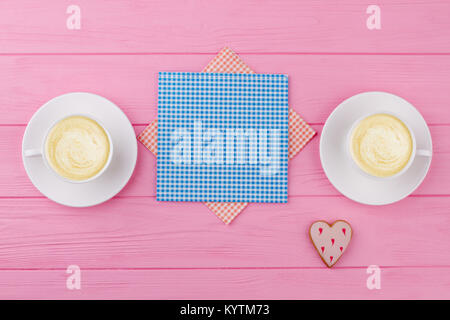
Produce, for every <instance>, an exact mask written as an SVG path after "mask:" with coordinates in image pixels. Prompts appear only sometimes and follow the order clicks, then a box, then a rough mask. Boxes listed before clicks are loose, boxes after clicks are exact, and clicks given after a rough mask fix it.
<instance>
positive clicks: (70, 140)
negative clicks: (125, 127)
mask: <svg viewBox="0 0 450 320" xmlns="http://www.w3.org/2000/svg"><path fill="white" fill-rule="evenodd" d="M109 152H110V145H109V139H108V136H107V134H106V132H105V131H104V130H103V128H102V127H101V126H100V125H99V124H98V123H97V122H95V121H94V120H92V119H89V118H87V117H83V116H72V117H68V118H65V119H63V120H61V121H60V122H58V123H57V124H56V125H55V126H54V127H53V128H52V129H51V130H50V132H49V134H48V136H47V140H46V144H45V153H46V157H47V161H48V163H49V164H50V166H51V167H52V168H53V169H54V170H55V171H56V172H57V173H58V174H59V175H61V176H63V177H65V178H67V179H70V180H76V181H80V180H86V179H89V178H91V177H93V176H95V175H96V174H97V173H98V172H100V171H101V170H102V169H103V167H104V166H105V164H106V162H107V161H108V157H109Z"/></svg>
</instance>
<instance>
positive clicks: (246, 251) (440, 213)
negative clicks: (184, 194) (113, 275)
mask: <svg viewBox="0 0 450 320" xmlns="http://www.w3.org/2000/svg"><path fill="white" fill-rule="evenodd" d="M449 201H450V198H448V197H418V198H408V199H405V200H403V201H401V202H399V203H397V204H394V205H389V206H384V207H373V206H372V207H370V206H364V205H360V204H357V203H354V202H352V201H350V200H347V199H344V198H339V197H294V198H290V199H289V202H288V204H285V205H279V204H265V205H264V204H254V205H251V206H249V207H248V208H247V209H246V210H245V211H244V212H243V213H242V214H241V215H240V216H239V217H238V218H237V219H236V221H235V222H233V223H232V224H231V225H229V226H226V225H224V224H223V222H221V221H220V220H219V219H218V218H217V217H215V216H214V214H213V213H211V212H210V211H209V210H208V209H207V208H206V207H205V206H204V205H202V204H200V203H196V204H193V203H191V204H189V203H158V202H156V201H155V199H154V198H126V199H113V200H111V201H109V202H107V203H105V204H103V205H100V206H97V207H92V208H88V209H74V208H67V207H63V206H60V205H57V204H54V203H52V202H50V201H48V200H44V199H1V200H0V228H1V233H0V269H5V268H7V269H9V268H21V269H22V268H66V267H67V266H68V265H70V264H77V265H79V266H80V267H81V268H223V267H227V268H228V267H233V268H240V267H322V266H323V263H322V261H321V260H320V258H319V256H318V254H317V253H316V252H315V250H314V248H313V246H312V245H311V243H310V240H309V236H308V228H309V226H310V224H311V223H312V222H313V221H315V220H318V219H324V220H329V221H334V220H336V219H345V220H347V221H349V222H350V223H351V225H352V227H353V230H354V234H353V239H352V243H351V244H350V246H349V248H348V250H347V251H346V253H345V255H344V256H343V257H342V259H341V260H340V261H339V262H338V264H337V265H336V266H337V267H361V266H368V265H371V264H377V265H383V266H435V265H440V266H449V265H450V256H449V254H448V252H449V250H450V215H449V214H448V207H449Z"/></svg>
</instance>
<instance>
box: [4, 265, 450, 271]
mask: <svg viewBox="0 0 450 320" xmlns="http://www.w3.org/2000/svg"><path fill="white" fill-rule="evenodd" d="M378 267H379V268H380V269H438V268H439V269H442V268H448V269H450V266H447V265H429V266H427V265H417V266H413V265H405V266H378ZM332 269H339V270H352V269H367V266H346V267H333V268H332ZM65 270H66V268H0V272H2V271H65ZM82 270H85V271H160V270H164V271H170V270H173V271H177V270H184V271H189V270H192V271H195V270H223V271H226V270H330V268H328V267H326V266H323V267H197V268H195V267H194V268H190V267H186V268H183V267H173V268H171V267H158V268H82Z"/></svg>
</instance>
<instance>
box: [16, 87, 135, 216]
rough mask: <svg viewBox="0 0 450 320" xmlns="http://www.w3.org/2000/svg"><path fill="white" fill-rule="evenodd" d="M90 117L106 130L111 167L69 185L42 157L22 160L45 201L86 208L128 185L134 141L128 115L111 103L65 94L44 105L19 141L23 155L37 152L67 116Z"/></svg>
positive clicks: (103, 99)
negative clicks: (109, 140)
mask: <svg viewBox="0 0 450 320" xmlns="http://www.w3.org/2000/svg"><path fill="white" fill-rule="evenodd" d="M74 113H77V114H80V113H82V114H86V115H92V116H93V117H94V118H95V119H98V120H99V121H100V122H101V123H102V124H103V125H104V127H105V128H106V129H107V130H108V131H109V133H110V135H111V139H112V142H113V145H114V153H113V158H112V160H111V164H110V166H109V167H108V168H107V169H106V171H105V172H104V173H103V174H102V175H101V176H100V177H99V178H97V179H95V180H93V181H90V182H86V183H79V184H76V183H70V182H66V181H64V180H62V179H61V178H59V177H58V176H57V175H56V173H54V172H53V171H51V170H50V169H48V168H47V166H46V165H45V164H44V161H43V159H42V158H41V157H23V156H22V160H23V165H24V167H25V170H26V172H27V174H28V176H29V177H30V180H31V182H32V183H33V184H34V186H35V187H36V188H37V189H38V190H39V191H40V192H42V193H43V194H44V195H45V196H46V197H47V198H49V199H51V200H53V201H55V202H57V203H60V204H63V205H66V206H71V207H89V206H94V205H97V204H100V203H102V202H104V201H106V200H108V199H110V198H112V197H113V196H114V195H116V194H117V193H118V192H119V191H120V190H122V188H123V187H124V186H125V185H126V184H127V182H128V180H129V179H130V177H131V175H132V174H133V171H134V167H135V165H136V160H137V142H136V135H135V132H134V129H133V127H132V125H131V123H130V121H129V120H128V118H127V116H126V115H125V114H124V113H123V112H122V110H120V108H119V107H117V106H116V105H115V104H114V103H112V102H111V101H109V100H107V99H105V98H103V97H101V96H98V95H95V94H92V93H84V92H76V93H68V94H64V95H61V96H59V97H56V98H54V99H52V100H50V101H48V102H47V103H46V104H44V105H43V106H42V107H41V108H40V109H39V110H38V111H37V112H36V113H35V114H34V115H33V117H32V118H31V120H30V122H29V123H28V126H27V128H26V130H25V134H24V136H23V141H22V154H23V152H24V150H27V149H39V148H40V147H41V146H42V140H43V139H44V136H45V134H46V132H47V129H48V128H49V127H50V126H51V125H53V124H54V122H55V121H57V120H58V119H61V118H63V117H64V116H67V115H70V114H74Z"/></svg>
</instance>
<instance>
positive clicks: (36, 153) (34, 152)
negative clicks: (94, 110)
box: [23, 114, 114, 183]
mask: <svg viewBox="0 0 450 320" xmlns="http://www.w3.org/2000/svg"><path fill="white" fill-rule="evenodd" d="M76 116H81V117H85V118H88V119H90V120H92V121H94V122H96V123H97V124H98V125H99V126H100V127H101V128H102V129H103V131H104V132H105V133H106V136H107V137H108V142H109V154H108V159H107V161H106V163H105V164H104V166H103V167H102V169H101V170H100V171H99V172H97V173H96V174H95V175H93V176H92V177H89V178H88V179H84V180H72V179H69V178H66V177H63V176H62V175H60V174H59V173H58V172H56V171H55V170H54V169H53V168H52V166H51V165H50V163H49V160H48V159H47V156H46V152H45V144H46V141H47V138H48V135H49V133H50V132H51V130H52V129H53V128H54V127H55V126H56V125H57V124H58V123H59V122H61V121H62V120H64V119H67V118H71V117H76ZM113 150H114V148H113V143H112V139H111V135H110V134H109V131H108V130H107V129H106V128H105V126H104V125H102V123H101V122H100V121H98V120H97V119H95V118H94V117H92V116H90V115H87V114H71V115H68V116H65V117H63V118H60V119H58V120H57V121H55V122H54V123H53V124H52V125H51V126H50V127H49V128H48V129H47V132H46V134H45V136H44V139H43V141H42V143H41V146H40V147H38V148H36V149H27V150H24V152H23V155H24V156H25V157H42V159H43V161H44V163H45V165H46V167H47V168H48V169H49V170H51V171H52V172H54V173H55V174H56V175H57V176H58V177H59V178H61V179H63V180H64V181H66V182H71V183H86V182H89V181H93V180H95V179H97V178H99V177H100V176H101V175H102V174H103V173H104V172H105V171H106V169H107V168H108V167H109V165H110V163H111V159H112V156H113Z"/></svg>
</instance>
